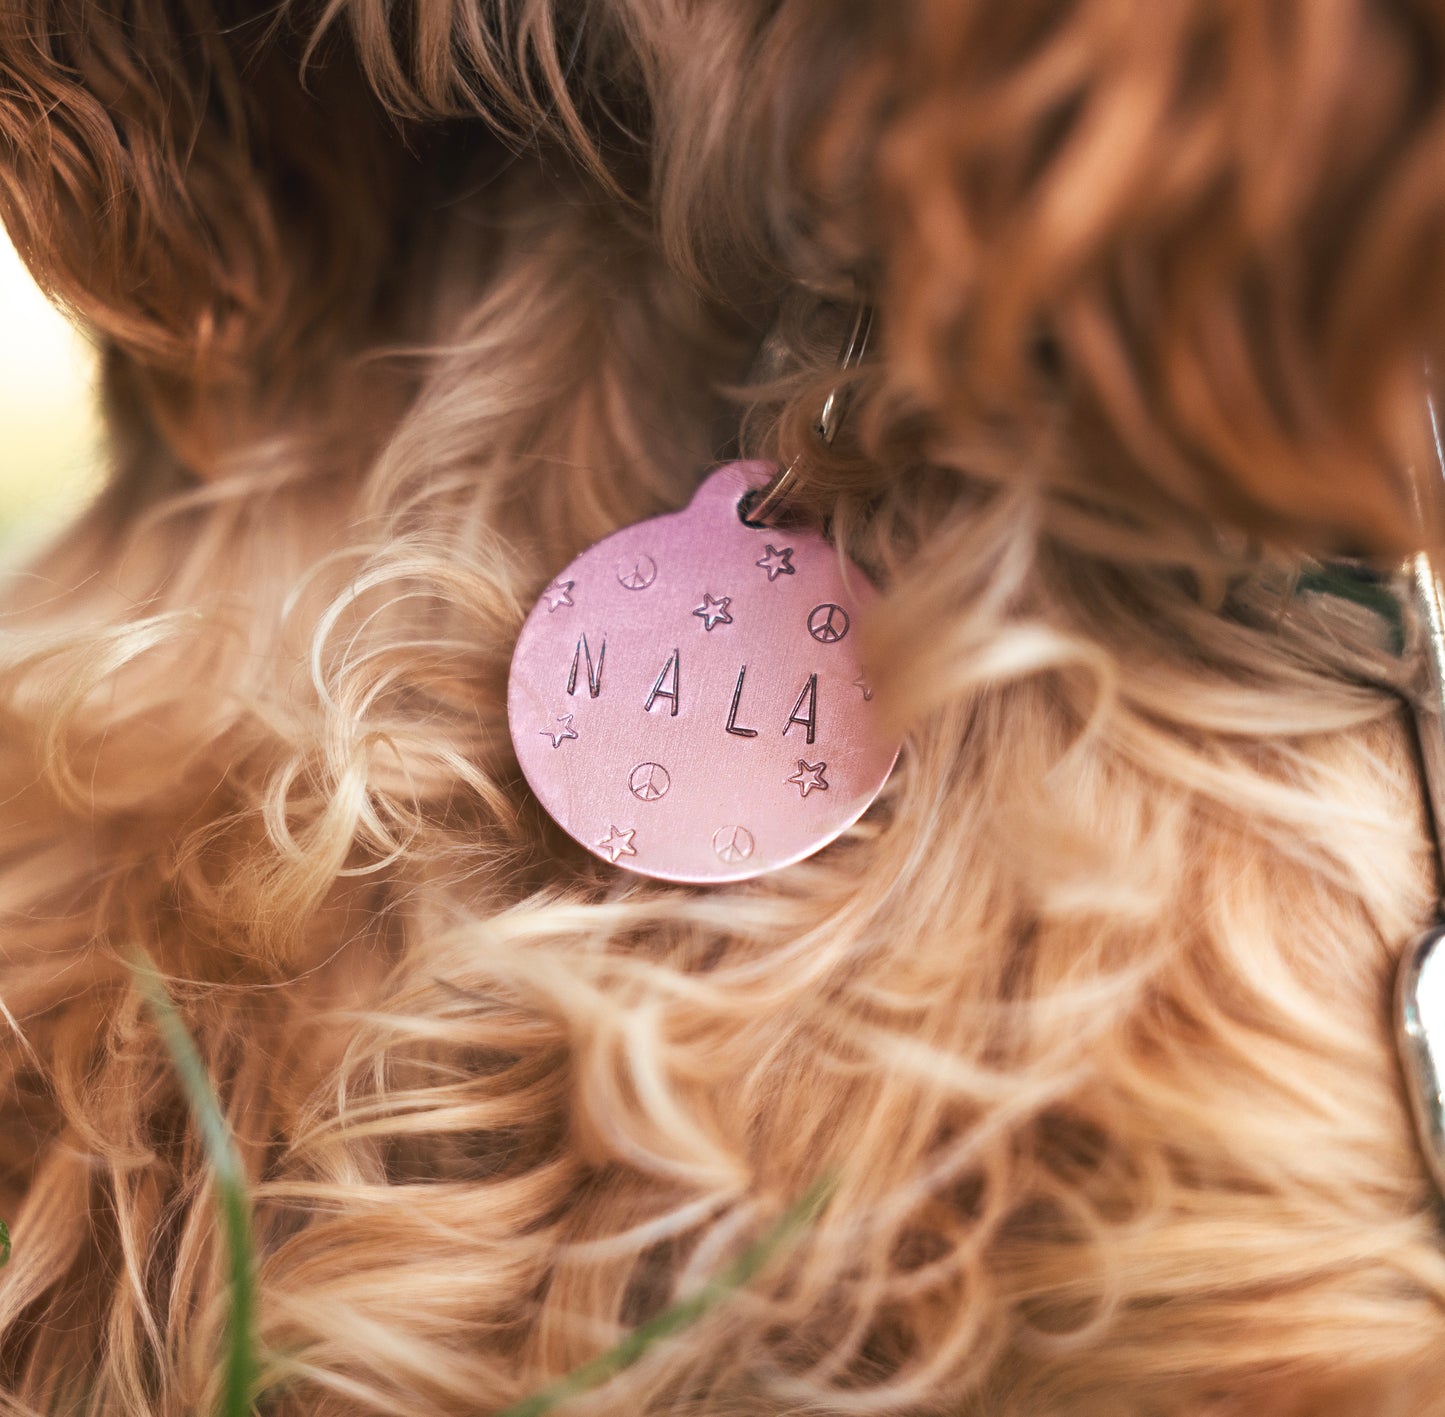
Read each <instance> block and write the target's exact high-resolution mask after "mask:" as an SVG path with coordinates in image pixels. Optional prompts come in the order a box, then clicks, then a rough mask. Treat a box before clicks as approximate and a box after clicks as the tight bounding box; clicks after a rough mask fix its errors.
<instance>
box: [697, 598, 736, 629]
mask: <svg viewBox="0 0 1445 1417" xmlns="http://www.w3.org/2000/svg"><path fill="white" fill-rule="evenodd" d="M732 603H733V598H732V596H730V595H725V596H723V598H722V599H721V600H717V599H715V598H714V597H713V596H712V595H710V594H709V593H708V592H706V591H704V592H703V597H702V604H701V605H699V606H698V607H697V609H696V610H694V611H693V612H692V613H693V614H694V615H696V616H697V617H698V618H699V619H700V620H701V621H702V627H703V629H704V630H711V629H712V628H713V626H714V625H731V624H732V622H733V617H732V616H731V615H729V614H728V606H729V605H731V604H732Z"/></svg>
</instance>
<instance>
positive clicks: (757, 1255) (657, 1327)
mask: <svg viewBox="0 0 1445 1417" xmlns="http://www.w3.org/2000/svg"><path fill="white" fill-rule="evenodd" d="M832 1193H833V1182H832V1180H831V1179H828V1178H825V1179H824V1180H821V1181H819V1182H817V1184H815V1185H814V1186H813V1187H812V1189H811V1190H809V1191H808V1193H807V1194H806V1195H805V1196H804V1197H803V1198H802V1200H800V1201H798V1202H797V1204H795V1205H793V1206H791V1207H789V1209H788V1210H786V1211H784V1213H783V1215H782V1216H781V1218H780V1219H779V1220H778V1222H777V1223H776V1224H775V1225H774V1226H773V1227H772V1228H771V1229H770V1230H768V1231H766V1232H765V1233H764V1234H763V1235H762V1236H760V1237H759V1238H758V1240H756V1241H755V1242H754V1243H753V1244H752V1245H749V1246H748V1248H747V1249H746V1250H744V1251H743V1252H742V1254H741V1255H739V1256H738V1258H737V1259H736V1260H734V1261H733V1263H732V1264H731V1265H729V1266H728V1268H727V1269H725V1270H724V1271H723V1272H722V1273H721V1274H720V1275H718V1277H717V1278H716V1279H714V1280H711V1281H709V1282H708V1283H707V1284H705V1285H704V1286H703V1287H702V1288H701V1289H699V1290H698V1291H697V1293H696V1294H691V1295H689V1296H688V1297H687V1298H686V1299H680V1300H678V1302H677V1303H675V1304H673V1305H672V1306H671V1307H670V1308H667V1309H664V1310H663V1311H662V1312H661V1313H660V1314H658V1315H657V1317H656V1318H653V1319H650V1320H648V1322H647V1323H645V1324H641V1325H640V1326H639V1327H637V1328H635V1329H633V1330H632V1332H631V1333H629V1334H628V1335H627V1336H626V1337H625V1338H624V1339H622V1340H621V1342H619V1343H618V1344H616V1345H615V1346H614V1347H612V1348H609V1349H608V1350H607V1351H606V1352H605V1353H601V1354H599V1355H598V1356H597V1357H596V1358H593V1359H591V1360H590V1361H589V1362H586V1363H583V1364H582V1366H581V1367H580V1368H574V1369H573V1370H572V1371H571V1372H570V1373H568V1374H567V1376H566V1377H565V1378H561V1379H559V1380H558V1381H557V1382H555V1383H553V1384H552V1385H551V1386H550V1387H546V1388H543V1389H542V1391H541V1392H538V1393H534V1394H533V1395H532V1396H531V1397H525V1398H523V1399H522V1401H520V1402H516V1403H513V1404H512V1406H510V1407H508V1408H505V1409H503V1411H501V1412H499V1413H498V1414H497V1417H545V1414H546V1413H548V1412H551V1411H553V1410H554V1409H555V1408H557V1407H559V1406H560V1405H561V1404H562V1403H564V1402H566V1401H567V1400H568V1398H572V1397H576V1396H577V1395H578V1394H579V1393H584V1392H588V1391H590V1390H591V1389H592V1388H595V1387H600V1386H601V1385H602V1384H603V1383H605V1382H607V1381H608V1380H609V1379H610V1378H613V1377H616V1375H617V1374H618V1373H620V1372H622V1370H623V1369H624V1368H630V1367H631V1366H632V1365H633V1364H634V1363H635V1362H637V1360H638V1359H639V1358H641V1357H642V1356H643V1354H644V1353H646V1352H647V1351H648V1349H650V1348H651V1347H652V1346H653V1345H654V1344H656V1343H659V1342H661V1341H662V1340H663V1339H666V1338H671V1337H672V1336H673V1335H674V1334H676V1333H681V1332H682V1331H683V1330H684V1329H685V1328H687V1327H688V1326H689V1325H691V1324H694V1323H696V1322H697V1321H698V1319H700V1318H701V1317H702V1316H703V1315H704V1314H705V1313H707V1312H708V1310H710V1309H713V1308H716V1307H717V1305H719V1304H721V1303H722V1302H723V1301H724V1300H725V1299H727V1298H728V1297H729V1296H731V1295H733V1294H736V1293H737V1292H738V1290H740V1289H743V1288H745V1287H746V1286H747V1285H748V1284H749V1283H751V1282H752V1280H753V1278H754V1277H755V1276H756V1275H757V1274H758V1272H759V1271H760V1270H761V1269H762V1268H763V1266H764V1265H765V1264H767V1262H768V1261H769V1260H771V1259H772V1258H773V1256H774V1255H777V1254H780V1253H781V1252H782V1251H783V1250H785V1249H787V1248H788V1246H790V1245H791V1244H792V1243H793V1242H794V1241H795V1240H796V1239H797V1238H798V1237H799V1236H800V1235H802V1233H803V1232H804V1231H805V1230H807V1229H809V1228H810V1227H811V1226H812V1225H813V1224H814V1222H815V1221H816V1220H817V1218H818V1216H819V1215H820V1214H821V1213H822V1210H823V1207H824V1205H825V1204H827V1200H828V1197H829V1196H830V1195H831V1194H832Z"/></svg>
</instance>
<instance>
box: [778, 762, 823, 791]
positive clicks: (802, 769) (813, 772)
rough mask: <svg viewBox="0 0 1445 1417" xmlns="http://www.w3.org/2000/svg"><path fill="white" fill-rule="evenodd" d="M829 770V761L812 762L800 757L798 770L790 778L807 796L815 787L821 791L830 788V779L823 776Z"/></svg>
mask: <svg viewBox="0 0 1445 1417" xmlns="http://www.w3.org/2000/svg"><path fill="white" fill-rule="evenodd" d="M827 770H828V764H827V763H810V762H806V761H805V760H804V759H802V758H799V759H798V770H797V772H795V773H794V774H793V775H792V777H790V778H789V779H788V781H789V782H791V783H792V784H793V785H794V786H795V787H796V788H797V789H798V791H799V793H801V794H802V796H804V797H806V796H807V795H808V794H809V793H810V792H812V791H813V790H814V789H815V788H816V789H817V790H818V791H819V792H826V791H827V790H828V779H827V778H825V777H824V776H823V774H824V773H825V772H827Z"/></svg>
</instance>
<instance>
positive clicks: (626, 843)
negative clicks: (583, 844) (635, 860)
mask: <svg viewBox="0 0 1445 1417" xmlns="http://www.w3.org/2000/svg"><path fill="white" fill-rule="evenodd" d="M636 835H637V828H636V827H628V828H627V830H626V831H623V830H622V828H621V827H613V828H612V829H611V830H610V831H609V832H608V833H607V835H606V836H604V837H603V838H602V840H601V841H599V842H598V843H597V847H598V850H600V851H605V852H606V853H607V859H608V860H609V861H611V862H612V864H613V865H614V866H615V865H616V864H617V863H618V862H619V861H620V860H621V859H622V858H623V857H624V856H636V855H637V848H636V847H634V846H633V844H632V838H633V837H635V836H636Z"/></svg>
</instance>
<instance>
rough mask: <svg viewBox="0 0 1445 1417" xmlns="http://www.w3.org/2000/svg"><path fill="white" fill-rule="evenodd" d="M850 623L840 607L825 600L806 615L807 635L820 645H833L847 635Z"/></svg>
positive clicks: (846, 614)
mask: <svg viewBox="0 0 1445 1417" xmlns="http://www.w3.org/2000/svg"><path fill="white" fill-rule="evenodd" d="M850 624H852V621H851V620H850V619H849V618H848V612H847V611H846V610H844V609H843V607H842V606H841V605H835V604H834V603H833V602H832V601H831V600H825V601H824V602H823V604H821V605H815V606H814V607H813V608H812V610H811V611H809V613H808V633H809V634H810V635H812V637H813V638H814V639H815V640H817V642H818V643H819V644H820V645H835V644H837V643H838V641H839V640H841V639H842V638H843V636H844V635H846V634H847V633H848V626H849V625H850Z"/></svg>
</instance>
